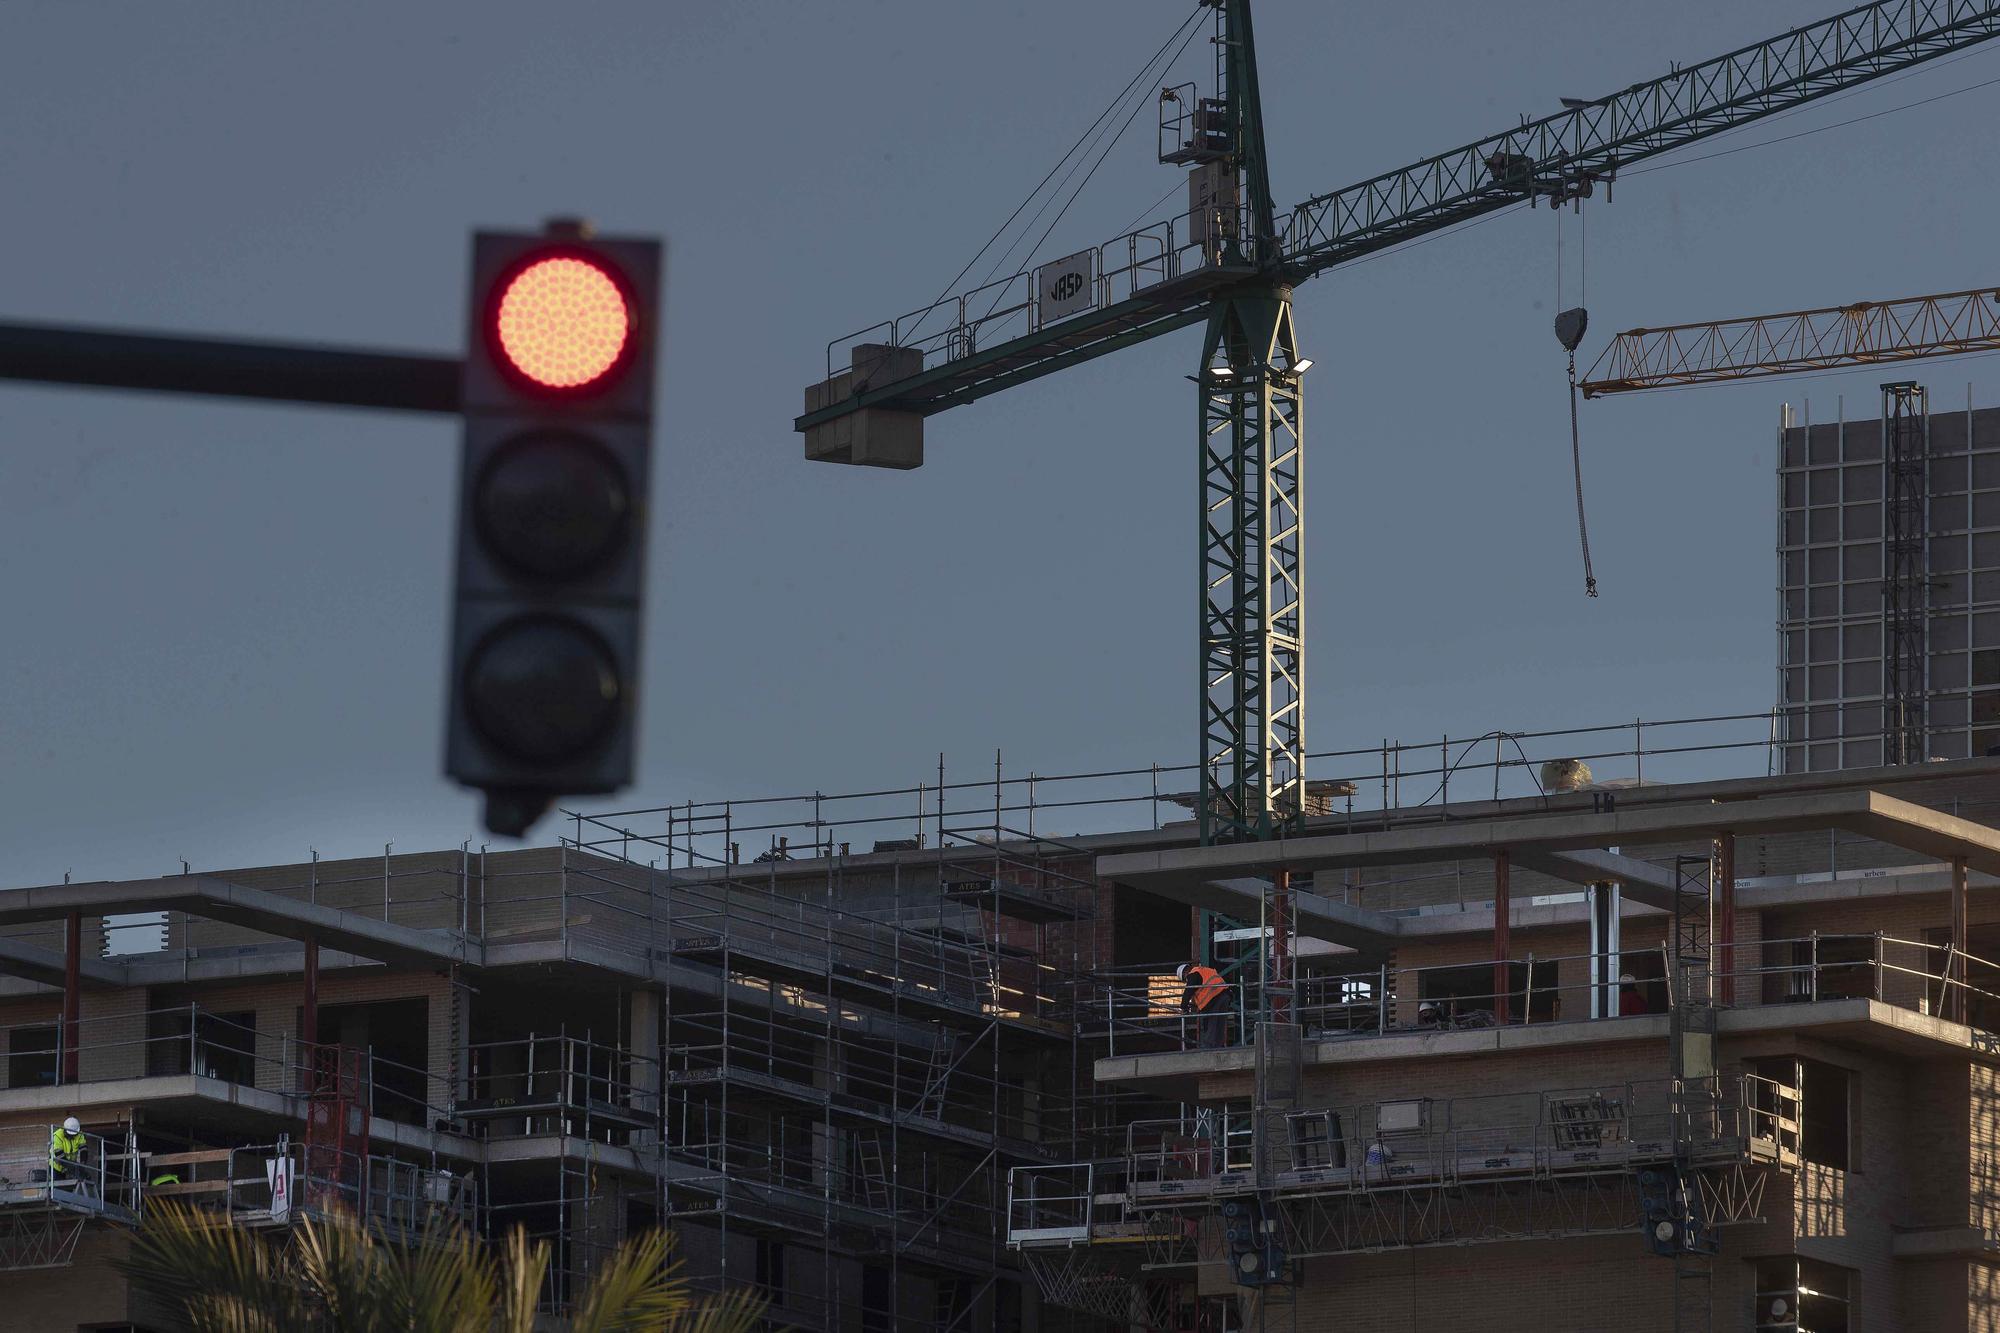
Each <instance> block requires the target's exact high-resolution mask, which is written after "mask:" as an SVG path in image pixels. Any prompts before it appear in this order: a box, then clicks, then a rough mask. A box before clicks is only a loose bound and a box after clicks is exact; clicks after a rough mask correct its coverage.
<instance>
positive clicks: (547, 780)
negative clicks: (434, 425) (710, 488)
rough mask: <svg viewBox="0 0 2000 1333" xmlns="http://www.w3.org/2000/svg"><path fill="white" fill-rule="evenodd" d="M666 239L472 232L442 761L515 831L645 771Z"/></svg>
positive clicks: (492, 824) (566, 227) (503, 827)
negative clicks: (644, 669)
mask: <svg viewBox="0 0 2000 1333" xmlns="http://www.w3.org/2000/svg"><path fill="white" fill-rule="evenodd" d="M660 268H661V255H660V245H659V242H657V241H650V240H607V239H601V238H595V237H592V236H591V235H590V234H589V232H588V230H587V229H586V228H584V227H583V226H581V225H580V224H576V223H551V224H550V226H549V228H548V230H547V231H546V232H545V233H543V234H540V235H534V234H522V233H497V232H481V233H478V234H477V235H475V236H474V237H473V243H472V297H471V317H470V330H469V333H470V336H469V337H468V339H467V346H466V356H465V370H464V380H463V384H462V394H461V398H462V410H463V413H464V418H465V447H464V453H463V460H462V465H461V476H460V481H459V508H458V562H457V571H458V572H457V599H456V608H455V613H454V618H453V628H452V640H451V677H450V682H449V694H450V703H449V708H450V712H449V715H448V721H447V725H446V741H445V751H446V753H445V772H446V773H447V774H449V775H450V776H451V777H453V778H455V779H457V780H458V781H459V782H462V783H464V784H465V785H467V786H469V787H478V788H481V789H482V790H484V791H485V793H486V826H487V827H488V828H489V829H491V830H492V831H493V832H495V833H499V834H504V835H506V836H509V837H519V836H521V835H522V834H523V833H525V832H526V831H527V829H528V827H529V826H530V825H532V824H533V823H534V822H535V820H536V819H538V818H540V817H541V815H542V814H543V813H544V812H545V811H546V810H547V809H548V807H549V805H550V803H551V802H552V801H553V800H554V798H555V797H557V796H560V795H567V794H588V793H598V792H609V791H615V790H616V789H618V788H619V787H622V786H624V785H625V784H626V783H628V782H630V781H631V778H632V763H633V747H634V734H633V733H634V731H635V724H636V721H637V716H638V697H639V645H640V639H641V630H642V624H641V619H642V616H641V612H642V592H643V587H644V574H645V556H646V494H647V475H648V463H649V456H650V453H651V446H652V429H653V359H654V350H655V348H656V347H657V346H658V335H659V286H660Z"/></svg>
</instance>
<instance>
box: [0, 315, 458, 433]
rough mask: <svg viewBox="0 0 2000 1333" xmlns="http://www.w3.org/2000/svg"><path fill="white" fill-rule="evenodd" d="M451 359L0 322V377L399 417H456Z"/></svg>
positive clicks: (454, 372)
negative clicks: (375, 410) (378, 411)
mask: <svg viewBox="0 0 2000 1333" xmlns="http://www.w3.org/2000/svg"><path fill="white" fill-rule="evenodd" d="M460 371H461V362H460V360H459V358H458V357H455V356H422V355H415V354H411V353H402V352H372V351H354V350H347V349H342V348H333V347H300V346H294V345H291V344H286V343H260V342H229V341H225V340H222V339H217V338H183V337H177V336H173V335H169V334H156V333H113V332H108V331H105V330H101V329H76V328H62V327H57V326H53V325H38V324H0V379H8V380H26V381H30V382H34V383H40V384H70V385H78V386H83V387H87V388H97V389H140V390H148V391H152V392H158V393H198V394H210V395H214V396H217V397H223V398H260V399H265V400H269V401H275V402H286V403H316V404H321V405H324V406H330V407H379V408H391V409H396V410H400V411H405V412H445V413H456V412H457V411H458V410H459V377H460Z"/></svg>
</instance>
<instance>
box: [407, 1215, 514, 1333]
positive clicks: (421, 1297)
mask: <svg viewBox="0 0 2000 1333" xmlns="http://www.w3.org/2000/svg"><path fill="white" fill-rule="evenodd" d="M379 1246H380V1242H378V1247H379ZM387 1258H388V1259H389V1260H390V1262H387V1263H385V1264H384V1265H382V1269H383V1276H384V1278H385V1279H386V1280H387V1282H388V1283H389V1285H390V1286H391V1288H392V1290H393V1293H394V1296H395V1301H396V1305H397V1307H398V1308H397V1318H398V1320H399V1321H400V1322H399V1323H398V1324H397V1327H400V1328H420V1329H423V1330H424V1331H425V1333H488V1330H489V1329H490V1328H491V1327H492V1323H493V1309H494V1306H495V1305H496V1304H497V1302H498V1301H499V1298H500V1277H499V1275H498V1273H496V1272H495V1271H494V1265H493V1259H492V1256H491V1255H490V1254H489V1252H488V1251H487V1249H486V1246H485V1244H484V1243H483V1242H481V1241H480V1239H479V1238H478V1237H477V1236H476V1235H474V1234H473V1233H472V1232H471V1231H468V1230H467V1229H465V1228H464V1227H460V1226H445V1225H440V1226H433V1227H428V1228H426V1229H425V1230H424V1232H423V1234H422V1235H420V1236H418V1237H416V1239H415V1240H414V1241H413V1242H412V1243H410V1244H408V1245H397V1246H392V1247H389V1250H388V1255H387Z"/></svg>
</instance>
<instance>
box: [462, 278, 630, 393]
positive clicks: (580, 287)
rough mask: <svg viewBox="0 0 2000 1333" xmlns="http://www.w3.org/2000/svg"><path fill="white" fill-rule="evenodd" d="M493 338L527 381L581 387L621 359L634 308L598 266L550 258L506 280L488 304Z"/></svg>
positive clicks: (557, 387)
mask: <svg viewBox="0 0 2000 1333" xmlns="http://www.w3.org/2000/svg"><path fill="white" fill-rule="evenodd" d="M493 335H494V339H495V341H496V342H498V344H499V347H500V352H501V355H503V356H505V357H506V359H507V361H508V363H509V364H510V365H511V366H512V367H513V368H514V370H515V371H517V372H518V373H519V374H521V375H522V376H523V377H524V378H526V379H527V380H529V381H530V382H531V383H533V384H536V385H539V386H541V387H542V388H545V389H555V390H574V389H584V388H588V387H589V386H591V385H592V384H595V383H596V382H598V381H599V380H601V379H603V378H604V377H605V376H606V375H608V374H610V373H611V372H612V370H614V369H615V368H617V366H618V365H619V364H620V362H622V361H623V360H624V358H625V354H626V351H627V348H628V345H629V344H630V342H631V340H632V306H631V303H630V302H629V301H627V300H626V299H625V293H624V291H623V289H622V288H620V286H619V284H618V282H617V280H616V279H614V278H613V277H612V276H611V274H610V273H609V272H607V271H606V270H605V269H604V268H602V267H600V266H599V265H597V264H594V263H592V262H591V261H590V260H588V259H583V258H578V257H577V256H574V255H552V256H549V257H547V258H544V259H537V260H534V261H532V262H531V263H529V264H527V265H526V266H525V267H523V268H522V269H521V270H520V271H519V272H517V273H515V274H514V275H513V277H512V278H511V279H509V280H508V282H507V285H506V287H505V289H504V290H502V291H501V293H500V299H499V300H498V301H497V302H495V303H494V306H493Z"/></svg>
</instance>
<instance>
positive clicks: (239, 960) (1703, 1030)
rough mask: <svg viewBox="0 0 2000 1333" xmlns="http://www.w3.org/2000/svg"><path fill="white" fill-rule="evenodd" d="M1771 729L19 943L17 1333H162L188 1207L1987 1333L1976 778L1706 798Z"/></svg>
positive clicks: (581, 860)
mask: <svg viewBox="0 0 2000 1333" xmlns="http://www.w3.org/2000/svg"><path fill="white" fill-rule="evenodd" d="M1773 719H1774V715H1773V714H1758V715H1754V716H1751V717H1744V718H1735V719H1704V720H1700V721H1695V722H1687V723H1661V724H1645V723H1641V724H1626V725H1625V726H1624V727H1622V728H1618V729H1605V730H1603V731H1599V732H1577V733H1569V734H1560V735H1541V736H1529V735H1519V734H1505V733H1494V734H1489V735H1486V736H1483V737H1478V738H1468V739H1466V740H1463V741H1445V742H1443V743H1441V744H1437V745H1431V746H1429V747H1426V748H1424V749H1416V748H1398V747H1393V746H1392V747H1383V748H1381V749H1380V750H1379V751H1368V752H1365V753H1356V754H1346V755H1339V756H1326V757H1324V758H1321V757H1316V758H1315V764H1316V766H1319V765H1321V764H1324V765H1325V766H1326V768H1327V769H1328V771H1333V770H1335V769H1338V770H1341V771H1347V772H1350V773H1352V774H1354V775H1355V776H1354V777H1353V778H1351V779H1348V780H1345V781H1338V782H1326V783H1321V784H1318V785H1317V786H1316V787H1315V789H1314V806H1313V810H1314V813H1312V814H1310V815H1309V817H1308V819H1307V821H1306V827H1305V828H1304V830H1303V831H1302V832H1301V833H1300V835H1299V836H1297V837H1293V838H1290V839H1287V840H1285V841H1284V842H1282V843H1242V844H1235V845H1211V846H1202V845H1200V844H1199V840H1198V838H1197V837H1196V835H1195V833H1194V830H1193V827H1192V825H1191V824H1190V823H1189V822H1187V820H1186V816H1185V814H1184V811H1183V809H1182V805H1183V804H1185V803H1187V802H1188V798H1186V797H1179V798H1178V800H1177V799H1176V793H1177V791H1179V790H1180V789H1181V788H1182V787H1183V786H1184V784H1185V779H1186V777H1187V774H1186V773H1185V772H1184V771H1183V772H1172V771H1165V770H1151V769H1149V770H1139V771H1135V772H1129V773H1122V774H1108V775H1107V774H1098V775H1093V776H1091V777H1088V778H1078V779H1069V780H1061V779H1049V778H1034V779H1010V778H1006V777H1005V776H1004V774H1003V773H1002V772H1001V771H1000V770H999V768H998V767H997V766H996V767H995V768H994V769H993V770H992V771H991V773H990V776H988V777H987V778H985V779H983V780H977V781H973V780H966V781H952V780H950V777H949V775H948V774H944V775H941V778H942V779H943V780H942V781H940V782H937V783H927V784H925V785H923V786H921V787H917V788H913V789H912V790H911V791H908V792H902V793H882V792H875V793H870V794H867V795H863V796H856V797H850V798H837V797H829V796H823V795H819V796H814V797H811V798H805V799H802V800H800V801H796V802H781V801H763V802H743V803H716V804H702V803H699V802H697V803H691V804H686V805H682V806H677V807H671V808H664V809H658V810H651V811H641V812H630V813H625V814H620V815H617V816H615V817H614V816H605V817H599V818H591V817H587V816H585V817H573V818H572V819H571V821H570V822H569V823H568V825H567V830H568V832H567V835H566V836H565V837H564V838H563V839H562V841H561V843H560V845H558V846H554V847H547V848H538V849H531V850H522V851H514V852H508V853H504V854H502V853H493V854H485V853H482V852H481V851H479V850H478V849H475V848H465V849H453V850H448V851H445V852H441V853H437V854H431V855H387V854H385V855H384V856H383V857H381V858H379V859H377V860H373V861H342V862H321V861H308V862H305V863H302V864H298V865H292V866H283V867H275V868H263V869H255V870H240V871H225V872H214V873H202V872H190V873H186V874H175V875H171V876H168V877H164V878H160V879H154V880H142V881H128V882H119V883H70V884H59V885H49V886H40V887H14V888H10V889H7V890H5V891H4V892H0V915H4V919H5V923H6V926H7V937H6V940H5V943H4V951H3V952H0V958H4V968H5V972H6V974H7V977H6V980H5V982H4V988H5V989H4V996H5V998H4V1001H0V1030H4V1042H5V1073H6V1087H5V1090H4V1091H0V1264H4V1266H5V1268H6V1270H7V1272H8V1276H7V1277H6V1279H5V1290H6V1291H7V1293H8V1298H9V1299H8V1301H7V1302H6V1314H5V1316H4V1317H0V1323H5V1324H6V1325H7V1326H8V1327H21V1328H37V1329H65V1328H93V1329H106V1328H127V1327H129V1328H163V1327H166V1326H167V1325H166V1324H165V1323H164V1322H163V1321H161V1320H160V1318H159V1316H158V1315H157V1314H154V1313H149V1312H148V1310H147V1309H146V1307H145V1304H144V1301H143V1299H142V1298H141V1297H140V1296H139V1295H136V1294H134V1293H131V1292H128V1290H127V1289H126V1286H125V1283H124V1280H123V1279H122V1278H121V1277H119V1276H118V1275H117V1274H116V1272H115V1271H114V1269H113V1268H112V1267H111V1266H110V1265H111V1261H112V1260H114V1259H115V1258H116V1257H117V1255H118V1253H119V1252H120V1250H121V1248H122V1247H123V1246H124V1245H125V1244H126V1243H127V1242H128V1238H129V1236H130V1235H131V1232H132V1229H133V1228H134V1227H135V1226H136V1225H140V1224H142V1221H143V1217H144V1213H145V1209H146V1207H147V1206H148V1204H149V1202H151V1201H154V1200H157V1199H159V1198H162V1197H173V1198H179V1199H182V1200H186V1201H192V1202H196V1203H199V1204H201V1205H204V1206H207V1207H212V1208H214V1209H216V1210H217V1211H218V1212H221V1213H224V1214H226V1215H227V1216H229V1217H230V1218H231V1219H233V1220H234V1221H235V1222H237V1223H238V1224H240V1225H242V1226H244V1227H249V1228H254V1229H257V1230H259V1231H262V1232H265V1233H267V1234H269V1235H271V1237H272V1239H273V1240H274V1241H277V1240H280V1239H282V1236H283V1234H284V1233H285V1231H286V1230H287V1228H289V1227H291V1226H293V1225H295V1224H296V1223H297V1221H298V1220H299V1219H300V1218H302V1217H305V1216H310V1215H312V1214H313V1213H314V1212H315V1211H317V1210H322V1209H325V1208H328V1207H331V1206H335V1205H340V1206H345V1207H348V1208H352V1209H355V1210H358V1211H359V1212H360V1213H362V1214H363V1215H364V1216H366V1217H367V1218H368V1219H370V1220H371V1222H373V1223H374V1224H376V1225H377V1226H379V1227H381V1228H382V1229H384V1231H385V1232H387V1233H389V1234H392V1235H397V1234H409V1233H413V1232H415V1231H417V1230H420V1229H421V1227H422V1226H423V1225H425V1223H426V1222H427V1221H429V1220H431V1219H433V1218H435V1217H436V1216H438V1215H440V1214H443V1215H449V1216H452V1217H455V1218H457V1219H459V1220H461V1221H463V1222H465V1223H466V1224H468V1225H471V1226H475V1227H477V1228H478V1229H480V1230H481V1231H483V1232H485V1233H487V1234H490V1235H498V1234H500V1233H503V1232H504V1231H506V1230H508V1229H510V1228H512V1227H514V1226H517V1225H518V1226H521V1227H524V1228H526V1229H527V1230H528V1231H529V1232H530V1233H532V1234H534V1235H537V1236H541V1237H545V1238H547V1239H549V1240H550V1241H552V1242H553V1245H554V1255H555V1262H554V1264H553V1267H552V1271H551V1273H550V1276H549V1279H548V1285H547V1288H546V1290H545V1293H544V1296H545V1301H546V1304H547V1307H548V1309H549V1310H550V1312H551V1313H552V1314H556V1313H559V1312H560V1311H561V1310H562V1309H563V1308H564V1307H565V1305H566V1303H567V1302H569V1301H570V1300H571V1299H572V1297H573V1295H574V1293H575V1292H576V1291H577V1290H578V1284H579V1283H581V1282H582V1281H583V1280H584V1279H586V1278H587V1276H588V1275H589V1273H590V1271H591V1268H592V1266H593V1264H594V1263H595V1262H596V1261H597V1260H598V1259H599V1257H600V1256H602V1255H603V1254H604V1253H606V1251H607V1250H608V1248H609V1247H610V1246H612V1245H614V1244H615V1243H616V1242H617V1241H618V1240H619V1239H620V1238H622V1237H623V1236H625V1235H627V1234H628V1233H630V1232H631V1231H632V1230H634V1229H635V1228H640V1227H647V1226H651V1225H654V1224H656V1223H664V1224H666V1225H668V1226H670V1227H672V1228H673V1229H674V1230H675V1231H676V1232H677V1233H678V1234H679V1236H680V1238H681V1239H680V1243H681V1249H682V1252H683V1254H684V1255H685V1257H686V1259H687V1261H688V1267H689V1270H690V1272H691V1273H693V1274H694V1275H696V1276H697V1278H698V1279H699V1280H700V1281H702V1282H703V1283H713V1284H721V1285H731V1286H754V1287H756V1288H758V1289H760V1290H762V1291H764V1292H766V1293H768V1294H769V1295H770V1297H771V1300H772V1318H773V1320H774V1322H782V1323H787V1324H790V1325H793V1326H796V1327H802V1328H839V1329H911V1330H918V1329H921V1330H952V1329H963V1330H974V1329H976V1330H1006V1329H1037V1328H1040V1329H1064V1328H1077V1329H1129V1328H1146V1329H1157V1330H1190V1331H1192V1330H1215V1331H1217V1333H1219V1331H1221V1330H1227V1329H1235V1328H1251V1327H1265V1328H1291V1327H1299V1328H1327V1329H1332V1328H1400V1327H1425V1328H1469V1327H1480V1328H1524V1329H1525V1328H1536V1329H1621V1330H1622V1329H1662V1330H1665V1329H1689V1328H1716V1329H1760V1330H1763V1329H1812V1330H1819V1331H1821V1333H1824V1331H1825V1330H1835V1329H1857V1330H1858V1329H1919V1328H1921V1329H1925V1330H1953V1329H1966V1330H1971V1329H1985V1328H1991V1327H1994V1326H1995V1323H1996V1321H2000V1292H1996V1290H1995V1282H1994V1274H1995V1272H1996V1268H1995V1267H1994V1263H1995V1258H1996V1254H2000V1250H1997V1249H1996V1246H2000V1215H1996V1209H2000V1202H1996V1200H2000V1179H1996V1174H1995V1172H1996V1167H1995V1165H1994V1163H1995V1146H1996V1130H1995V1122H1996V1117H2000V1051H1996V1047H1995V1039H1994V1036H1993V1031H1994V1030H1995V1029H1996V1028H2000V974H1996V972H1995V970H1994V967H1993V965H1992V964H1990V963H1988V962H1987V961H1985V960H1986V959H1988V958H1992V957H1994V956H1995V955H1996V954H2000V907H1995V906H1993V905H1992V904H1988V905H1987V906H1986V907H1981V906H1979V904H1977V903H1974V902H1973V901H1972V899H1971V895H1972V894H1973V893H1975V892H1980V891H1981V890H1985V889H1989V888H1990V886H1992V885H1994V884H1995V883H1996V879H1995V876H2000V827H1995V825H2000V816H1997V815H1996V811H2000V760H1995V759H1987V758H1966V759H1959V760H1952V761H1945V762H1931V763H1925V764H1908V765H1899V766H1878V767H1872V768H1859V769H1847V770H1842V771H1836V772H1825V773H1818V772H1815V773H1800V774H1789V775H1786V774H1779V775H1776V776H1750V777H1729V778H1718V779H1714V780H1697V779H1695V778H1693V777H1692V776H1690V775H1691V774H1693V773H1696V772H1700V771H1707V772H1717V771H1722V772H1739V773H1740V772H1743V771H1746V770H1748V771H1750V772H1753V773H1759V774H1769V773H1773V772H1774V771H1775V770H1778V769H1781V768H1782V766H1783V763H1782V750H1783V741H1782V739H1781V737H1778V736H1777V735H1776V733H1775V732H1774V728H1773V725H1772V724H1773ZM1665 779H1672V780H1665ZM1038 825H1039V826H1041V827H1040V828H1038V827H1037V826H1038ZM1051 826H1061V827H1065V828H1068V827H1085V826H1096V827H1100V828H1113V829H1116V828H1119V827H1121V826H1122V827H1124V828H1126V829H1127V830H1128V831H1123V832H1104V833H1092V834H1065V835H1059V834H1055V833H1050V832H1045V831H1041V830H1042V829H1046V828H1049V827H1051ZM1281 865H1282V867H1283V868H1284V869H1286V870H1288V871H1290V872H1291V874H1290V878H1289V892H1288V893H1286V894H1284V895H1275V894H1273V893H1271V892H1270V891H1269V886H1270V880H1271V877H1272V874H1273V871H1274V870H1275V869H1277V868H1278V867H1280V866H1281ZM1982 901H1984V899H1982ZM1274 909H1275V912H1274ZM1274 915H1275V916H1276V917H1277V918H1278V919H1273V918H1274ZM1267 946H1268V947H1267ZM1195 958H1203V959H1206V960H1207V961H1208V962H1209V963H1211V964H1213V965H1214V966H1215V967H1216V969H1217V971H1218V972H1220V973H1221V974H1222V975H1223V977H1224V979H1225V987H1224V996H1223V998H1222V999H1221V1000H1220V1001H1218V1002H1217V1004H1216V1006H1215V1007H1213V1008H1211V1009H1208V1010H1204V1011H1202V1012H1201V1013H1200V1014H1198V1015H1191V1014H1190V1013H1189V1012H1188V1011H1187V1007H1186V1001H1187V999H1188V989H1187V987H1186V986H1185V985H1184V984H1183V983H1182V981H1181V980H1180V979H1179V978H1177V977H1176V975H1175V972H1176V968H1177V966H1178V965H1179V964H1181V963H1184V962H1188V961H1190V960H1192V959H1195ZM1217 1015H1221V1016H1222V1017H1223V1022H1221V1023H1214V1022H1207V1023H1204V1022H1202V1021H1200V1020H1201V1019H1204V1018H1206V1019H1210V1020H1212V1019H1214V1018H1215V1017H1216V1016H1217ZM1218 1029H1221V1030H1219V1031H1218ZM67 1115H75V1116H77V1117H78V1118H79V1119H80V1120H81V1121H82V1122H83V1124H84V1127H85V1130H86V1133H87V1135H88V1136H89V1150H88V1151H87V1152H86V1154H85V1158H84V1168H83V1172H82V1180H81V1181H80V1183H79V1184H77V1185H74V1186H70V1187H67V1188H59V1189H58V1188H51V1186H50V1185H49V1183H48V1182H47V1179H46V1169H47V1166H48V1160H47V1159H48V1138H49V1132H50V1127H51V1125H52V1124H53V1123H55V1122H59V1121H60V1120H61V1119H62V1118H63V1117H64V1116H67ZM168 1178H170V1179H168ZM158 1181H165V1183H154V1182H158Z"/></svg>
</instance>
